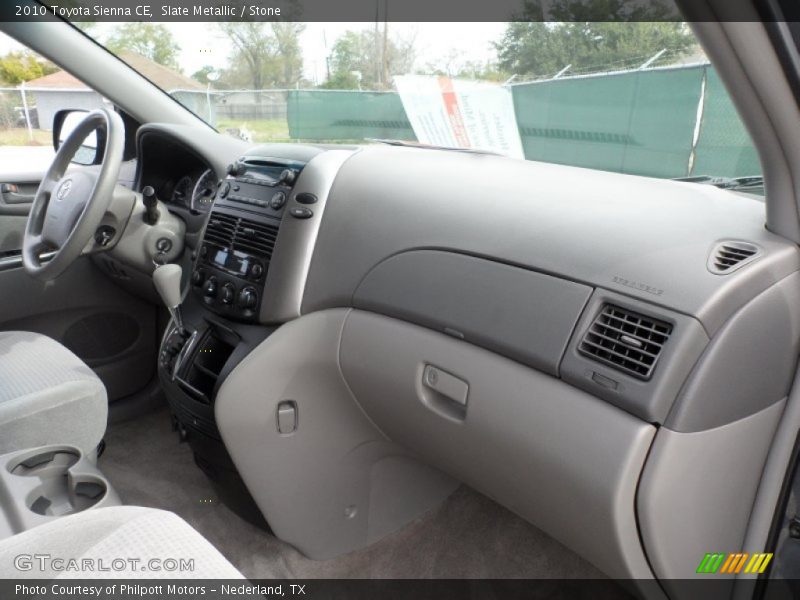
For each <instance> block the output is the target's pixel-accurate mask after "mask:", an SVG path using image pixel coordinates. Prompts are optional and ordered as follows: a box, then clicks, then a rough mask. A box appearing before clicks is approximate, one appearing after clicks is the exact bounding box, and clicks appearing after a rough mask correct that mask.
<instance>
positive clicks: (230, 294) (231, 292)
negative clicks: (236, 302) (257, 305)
mask: <svg viewBox="0 0 800 600" xmlns="http://www.w3.org/2000/svg"><path fill="white" fill-rule="evenodd" d="M235 297H236V288H235V287H233V284H232V283H230V282H228V283H226V284H225V285H223V286H222V303H223V304H232V303H233V299H234V298H235Z"/></svg>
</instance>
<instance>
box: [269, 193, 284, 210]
mask: <svg viewBox="0 0 800 600" xmlns="http://www.w3.org/2000/svg"><path fill="white" fill-rule="evenodd" d="M284 204H286V194H284V193H283V192H275V194H273V195H272V198H271V199H270V201H269V207H270V208H271V209H272V210H280V209H281V208H283V205H284Z"/></svg>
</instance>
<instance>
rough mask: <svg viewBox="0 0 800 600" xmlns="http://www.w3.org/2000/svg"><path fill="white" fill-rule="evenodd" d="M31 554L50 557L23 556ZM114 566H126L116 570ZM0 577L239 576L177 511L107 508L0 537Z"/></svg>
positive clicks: (217, 577)
mask: <svg viewBox="0 0 800 600" xmlns="http://www.w3.org/2000/svg"><path fill="white" fill-rule="evenodd" d="M34 555H37V556H41V555H45V556H47V557H49V558H48V559H47V560H38V559H32V560H28V557H33V556H34ZM20 556H21V557H22V558H19V557H20ZM57 559H58V560H57ZM115 561H116V562H115ZM169 561H176V564H177V565H178V566H177V567H176V565H173V563H171V562H169ZM180 561H183V565H184V567H183V568H182V569H181V567H180V566H179V565H180V564H181V563H180ZM190 561H191V562H190ZM115 564H116V565H117V566H122V565H127V567H126V568H121V569H118V568H116V567H115ZM189 565H191V568H190V567H189ZM72 567H74V568H72ZM103 567H105V569H107V570H103ZM0 578H3V579H54V578H57V579H109V578H113V579H133V578H144V579H243V575H242V574H241V573H240V572H239V571H238V570H237V569H236V568H235V567H234V566H233V565H232V564H231V563H229V562H228V561H227V560H226V559H225V557H223V556H222V555H221V554H220V553H219V551H218V550H217V549H216V548H214V546H212V545H211V544H210V543H209V542H208V541H207V540H206V539H205V538H204V537H203V536H202V535H200V534H199V533H198V532H197V531H195V530H194V529H193V528H192V526H191V525H189V524H188V523H187V522H186V521H184V520H183V519H181V518H180V517H179V516H178V515H176V514H174V513H171V512H167V511H163V510H157V509H154V508H144V507H140V506H112V507H109V508H98V509H95V510H92V509H89V510H86V511H83V512H81V513H78V514H75V515H70V516H66V517H59V518H56V519H54V520H53V521H51V522H49V523H45V524H44V525H40V526H38V527H34V528H33V529H29V530H28V531H24V532H22V533H18V534H17V535H15V536H12V537H10V538H7V539H5V540H0Z"/></svg>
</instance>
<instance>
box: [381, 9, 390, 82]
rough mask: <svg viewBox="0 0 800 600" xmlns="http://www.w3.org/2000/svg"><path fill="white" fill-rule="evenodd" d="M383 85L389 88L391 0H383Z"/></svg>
mask: <svg viewBox="0 0 800 600" xmlns="http://www.w3.org/2000/svg"><path fill="white" fill-rule="evenodd" d="M382 79H383V85H384V87H385V88H386V89H389V0H383V76H382Z"/></svg>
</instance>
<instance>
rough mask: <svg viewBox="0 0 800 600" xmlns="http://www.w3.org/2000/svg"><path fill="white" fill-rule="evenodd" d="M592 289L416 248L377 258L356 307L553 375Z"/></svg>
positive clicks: (356, 294) (362, 284) (465, 257)
mask: <svg viewBox="0 0 800 600" xmlns="http://www.w3.org/2000/svg"><path fill="white" fill-rule="evenodd" d="M591 293H592V289H591V288H589V287H587V286H585V285H580V284H577V283H573V282H571V281H566V280H564V279H559V278H557V277H551V276H549V275H543V274H541V273H536V272H534V271H528V270H525V269H519V268H516V267H510V266H508V265H504V264H499V263H496V262H492V261H489V260H483V259H480V258H475V257H472V256H464V255H463V254H455V253H453V252H437V251H432V250H416V251H411V252H404V253H402V254H397V255H395V256H393V257H391V258H389V259H387V260H386V261H384V262H382V263H381V264H379V265H378V266H377V267H375V268H374V269H373V270H372V271H370V273H369V275H367V276H366V277H365V278H364V281H363V282H362V283H361V285H360V286H359V288H358V290H356V293H355V298H354V301H353V305H354V306H355V307H356V308H362V309H366V310H371V311H374V312H379V313H382V314H385V315H389V316H395V317H399V318H401V319H405V320H407V321H411V322H416V323H419V324H421V325H426V326H428V327H431V328H432V329H437V328H438V329H441V330H443V331H444V332H446V333H448V334H450V335H452V336H454V337H458V338H460V339H464V340H466V341H471V342H473V343H476V344H477V345H479V346H483V347H484V348H487V349H489V350H495V351H496V352H498V353H499V354H503V355H505V356H509V357H511V358H514V359H516V360H518V361H519V362H522V363H524V364H528V365H530V366H532V367H535V368H537V369H539V370H540V371H543V372H545V373H548V374H550V375H558V364H559V362H560V361H561V356H562V355H563V354H564V349H565V348H566V346H567V342H569V337H570V334H571V333H572V329H573V328H574V327H575V323H576V322H577V320H578V317H579V316H580V314H581V311H582V310H583V307H584V306H585V305H586V301H587V300H588V298H589V295H590V294H591Z"/></svg>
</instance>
